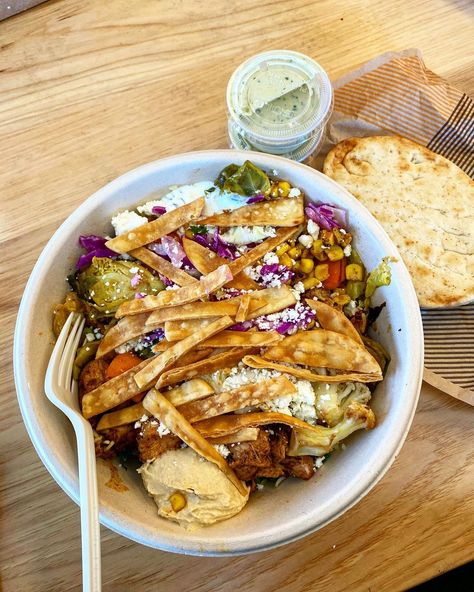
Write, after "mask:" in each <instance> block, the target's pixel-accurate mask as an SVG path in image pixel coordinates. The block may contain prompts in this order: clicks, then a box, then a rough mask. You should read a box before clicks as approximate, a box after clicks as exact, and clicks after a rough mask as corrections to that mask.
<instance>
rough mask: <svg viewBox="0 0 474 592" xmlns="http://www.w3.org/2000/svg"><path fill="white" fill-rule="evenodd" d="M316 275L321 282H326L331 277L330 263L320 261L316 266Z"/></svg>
mask: <svg viewBox="0 0 474 592" xmlns="http://www.w3.org/2000/svg"><path fill="white" fill-rule="evenodd" d="M314 277H315V279H317V280H319V281H320V282H324V280H327V279H328V277H329V265H328V264H327V263H320V264H319V265H316V267H315V268H314Z"/></svg>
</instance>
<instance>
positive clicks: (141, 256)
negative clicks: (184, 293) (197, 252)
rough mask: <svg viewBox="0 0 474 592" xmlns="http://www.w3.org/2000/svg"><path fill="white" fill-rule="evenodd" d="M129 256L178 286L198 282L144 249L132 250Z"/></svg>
mask: <svg viewBox="0 0 474 592" xmlns="http://www.w3.org/2000/svg"><path fill="white" fill-rule="evenodd" d="M129 254H130V255H131V256H132V257H135V259H138V260H139V261H141V262H142V263H145V265H148V267H151V268H152V269H154V270H155V271H157V272H158V273H161V275H164V276H165V277H167V278H168V279H169V280H171V281H172V282H174V283H175V284H178V286H189V284H197V282H198V281H199V280H197V279H196V278H194V277H193V276H192V275H189V273H186V272H185V271H184V270H183V269H180V268H179V267H176V266H175V265H173V264H172V263H170V262H169V261H167V260H166V259H164V258H163V257H160V256H159V255H157V254H156V253H154V252H153V251H150V249H147V248H146V247H138V249H133V250H132V251H130V253H129Z"/></svg>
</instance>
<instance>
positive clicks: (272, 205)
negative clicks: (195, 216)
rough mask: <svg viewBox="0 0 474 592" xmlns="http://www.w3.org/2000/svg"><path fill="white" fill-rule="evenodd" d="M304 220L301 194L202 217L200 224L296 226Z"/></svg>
mask: <svg viewBox="0 0 474 592" xmlns="http://www.w3.org/2000/svg"><path fill="white" fill-rule="evenodd" d="M303 222H304V202H303V196H302V195H300V196H298V197H289V198H281V199H272V200H270V201H261V202H259V203H256V204H252V205H250V206H243V207H242V208H237V209H236V210H232V211H230V212H223V213H222V214H214V215H213V216H208V217H206V218H202V219H201V220H200V221H199V223H200V224H213V225H215V226H265V225H267V224H268V225H270V226H284V227H288V226H297V225H298V224H302V223H303Z"/></svg>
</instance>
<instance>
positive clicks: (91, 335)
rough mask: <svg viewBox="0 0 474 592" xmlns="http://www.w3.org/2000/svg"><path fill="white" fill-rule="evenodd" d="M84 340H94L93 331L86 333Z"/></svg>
mask: <svg viewBox="0 0 474 592" xmlns="http://www.w3.org/2000/svg"><path fill="white" fill-rule="evenodd" d="M86 341H95V335H94V333H86Z"/></svg>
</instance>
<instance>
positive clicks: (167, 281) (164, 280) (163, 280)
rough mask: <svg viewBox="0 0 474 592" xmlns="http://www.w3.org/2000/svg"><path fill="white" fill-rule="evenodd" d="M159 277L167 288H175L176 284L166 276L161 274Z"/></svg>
mask: <svg viewBox="0 0 474 592" xmlns="http://www.w3.org/2000/svg"><path fill="white" fill-rule="evenodd" d="M158 276H159V278H160V280H161V281H162V282H163V283H164V285H165V286H174V282H172V281H171V280H170V279H168V278H167V277H166V276H165V275H163V274H161V273H159V274H158Z"/></svg>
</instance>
